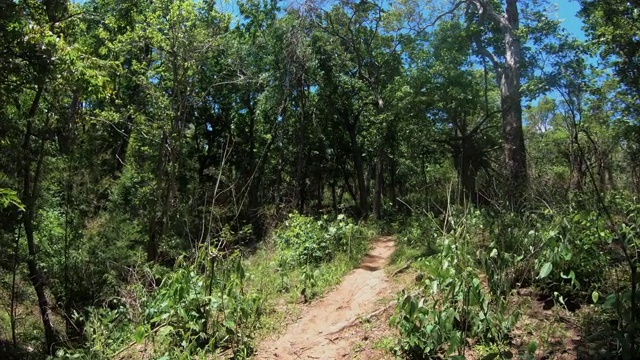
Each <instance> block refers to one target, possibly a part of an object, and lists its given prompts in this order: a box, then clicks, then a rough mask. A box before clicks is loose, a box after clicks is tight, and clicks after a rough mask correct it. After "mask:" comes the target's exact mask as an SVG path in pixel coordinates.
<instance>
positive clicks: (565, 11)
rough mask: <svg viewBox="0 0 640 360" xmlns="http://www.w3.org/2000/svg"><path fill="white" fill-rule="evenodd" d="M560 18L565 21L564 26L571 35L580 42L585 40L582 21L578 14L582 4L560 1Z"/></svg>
mask: <svg viewBox="0 0 640 360" xmlns="http://www.w3.org/2000/svg"><path fill="white" fill-rule="evenodd" d="M557 4H558V17H559V18H560V19H561V20H563V22H562V26H564V28H565V29H567V31H569V33H570V34H573V35H574V36H575V37H576V38H578V40H583V41H584V40H585V37H584V32H583V31H582V20H581V19H579V18H578V16H577V14H578V11H579V10H580V4H578V2H577V1H575V0H564V1H558V3H557Z"/></svg>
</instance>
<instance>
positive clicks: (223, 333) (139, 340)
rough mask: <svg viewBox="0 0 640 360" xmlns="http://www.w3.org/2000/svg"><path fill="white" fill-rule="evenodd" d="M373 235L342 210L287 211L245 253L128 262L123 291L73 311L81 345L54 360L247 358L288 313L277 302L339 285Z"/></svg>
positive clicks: (204, 252) (209, 250) (207, 250)
mask: <svg viewBox="0 0 640 360" xmlns="http://www.w3.org/2000/svg"><path fill="white" fill-rule="evenodd" d="M376 233H377V230H376V229H375V227H374V226H372V225H367V224H357V223H354V222H353V221H352V220H349V219H347V218H346V217H345V216H343V215H339V216H338V217H337V218H336V219H329V218H328V217H323V218H322V219H314V218H310V217H307V216H304V215H299V214H291V215H290V216H289V219H288V220H287V221H286V222H285V223H284V224H283V225H282V226H281V227H280V228H278V229H276V230H275V232H274V234H273V236H272V237H271V239H270V240H268V241H266V242H265V243H263V244H262V245H261V246H260V247H259V248H258V249H257V250H255V252H254V253H252V254H243V253H242V252H241V251H240V249H238V250H236V251H234V252H232V253H229V254H224V253H221V252H218V251H217V250H216V249H215V248H213V247H211V246H209V245H208V244H202V246H201V247H200V250H199V251H198V252H197V256H196V257H195V258H186V257H182V258H180V260H179V261H178V262H177V263H176V264H175V268H174V270H172V271H169V270H167V269H162V268H160V267H148V266H141V267H140V268H138V269H133V270H131V271H132V276H131V279H135V281H132V282H131V283H129V284H127V285H126V286H125V287H124V288H123V290H122V292H121V296H119V297H117V298H114V299H112V300H111V301H109V303H108V304H107V306H106V307H100V308H95V309H93V310H91V311H90V312H89V313H88V315H87V316H86V319H77V320H81V321H82V322H84V323H85V329H84V337H85V339H84V342H83V346H82V347H80V348H78V349H75V350H64V351H62V350H61V351H59V352H58V354H57V356H56V357H55V358H56V359H74V358H82V359H113V358H132V359H133V358H136V357H137V356H139V355H140V354H144V355H145V356H146V357H150V358H158V359H193V358H209V357H210V356H212V355H213V354H219V355H220V354H222V355H224V356H227V357H230V356H233V357H234V358H248V357H250V356H251V354H252V349H253V344H254V340H255V339H256V337H261V336H264V334H267V333H270V332H272V331H277V330H279V328H280V327H281V326H282V324H283V323H284V321H285V320H286V318H285V317H286V314H287V312H286V311H283V309H276V307H277V306H278V304H279V303H282V302H284V304H286V305H287V306H292V307H295V304H297V303H299V302H301V301H305V302H306V301H309V300H311V299H312V298H313V297H315V296H318V295H319V294H321V293H323V292H324V291H325V290H326V289H328V288H329V287H331V286H333V285H335V284H336V283H338V282H339V281H340V279H341V277H342V276H343V275H344V274H345V273H346V272H347V271H349V270H350V269H352V268H353V267H354V266H355V265H356V264H358V263H359V261H360V259H361V257H362V256H363V255H364V253H365V252H366V250H367V247H368V240H370V239H371V238H372V237H373V236H375V234H376ZM156 279H162V280H161V281H160V282H159V283H156Z"/></svg>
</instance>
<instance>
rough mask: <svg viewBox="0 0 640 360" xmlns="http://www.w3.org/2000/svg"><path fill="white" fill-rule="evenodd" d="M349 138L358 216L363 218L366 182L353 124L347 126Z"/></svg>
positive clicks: (366, 205) (366, 207) (367, 212)
mask: <svg viewBox="0 0 640 360" xmlns="http://www.w3.org/2000/svg"><path fill="white" fill-rule="evenodd" d="M348 131H349V139H350V140H351V150H352V152H353V165H354V167H355V170H356V178H357V180H358V202H359V204H358V205H359V207H360V216H362V217H363V218H365V217H367V215H368V214H369V204H368V197H369V196H368V193H367V184H366V182H365V177H364V166H363V164H362V153H361V150H360V146H359V145H358V140H357V138H356V127H355V125H352V126H349V129H348Z"/></svg>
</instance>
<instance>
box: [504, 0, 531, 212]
mask: <svg viewBox="0 0 640 360" xmlns="http://www.w3.org/2000/svg"><path fill="white" fill-rule="evenodd" d="M506 20H507V23H508V24H509V26H507V27H504V30H503V31H504V38H505V39H504V45H505V60H506V61H505V66H504V68H503V71H502V74H501V80H500V94H501V96H500V98H501V105H502V124H503V130H502V131H503V138H504V151H505V154H504V155H505V164H506V169H507V174H508V177H507V180H508V182H509V183H508V191H509V193H508V196H509V197H510V200H511V203H512V204H514V205H515V206H516V207H519V205H520V204H521V202H522V200H523V196H524V195H525V192H526V189H527V181H528V174H527V155H526V151H525V144H524V133H523V131H522V104H521V94H520V63H521V62H522V54H521V49H520V40H519V39H518V37H517V34H516V32H517V30H518V29H519V16H518V7H517V0H507V8H506Z"/></svg>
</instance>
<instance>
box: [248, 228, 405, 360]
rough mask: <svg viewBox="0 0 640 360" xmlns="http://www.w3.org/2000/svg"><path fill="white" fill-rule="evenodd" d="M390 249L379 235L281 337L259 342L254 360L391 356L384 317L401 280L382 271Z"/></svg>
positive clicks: (391, 245) (389, 239) (389, 240)
mask: <svg viewBox="0 0 640 360" xmlns="http://www.w3.org/2000/svg"><path fill="white" fill-rule="evenodd" d="M394 251H395V240H394V238H393V237H380V238H378V239H377V240H376V241H374V242H373V244H372V248H371V250H370V251H369V252H368V253H367V255H366V256H365V257H364V259H363V260H362V262H361V264H360V266H359V267H358V268H356V269H355V270H353V271H351V272H350V273H349V274H348V275H347V276H345V278H344V279H343V280H342V282H341V283H340V284H339V285H338V286H337V287H336V288H335V289H333V290H332V291H330V292H328V293H327V294H325V295H324V296H323V297H322V298H320V299H318V300H316V301H313V302H312V303H310V304H307V305H305V306H304V308H303V309H302V311H301V312H300V314H301V315H300V316H299V317H298V318H297V319H295V320H294V321H293V322H291V323H290V324H288V326H287V327H286V330H285V331H284V333H283V334H278V335H274V336H271V337H269V338H266V339H264V340H263V341H262V342H261V343H260V344H259V345H258V347H257V353H256V356H255V358H256V359H263V360H267V359H342V358H346V359H383V358H385V357H388V358H392V356H391V354H389V353H388V352H387V351H386V350H385V349H384V340H385V339H386V338H390V336H392V335H393V330H392V329H390V328H389V326H388V322H389V321H388V319H389V316H390V315H391V313H392V312H393V305H394V303H395V302H394V300H395V298H396V294H397V292H398V291H399V289H401V288H402V287H403V284H402V283H403V282H405V281H406V280H407V279H406V278H407V277H406V276H404V277H402V278H399V279H392V277H393V276H392V275H388V274H387V273H386V272H385V269H387V265H388V263H389V259H390V258H391V255H392V254H393V252H394Z"/></svg>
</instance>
